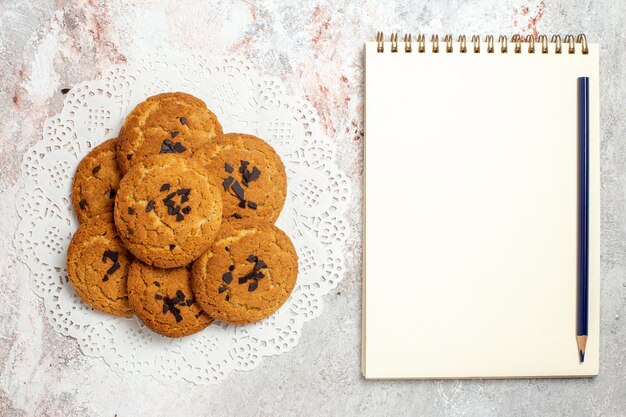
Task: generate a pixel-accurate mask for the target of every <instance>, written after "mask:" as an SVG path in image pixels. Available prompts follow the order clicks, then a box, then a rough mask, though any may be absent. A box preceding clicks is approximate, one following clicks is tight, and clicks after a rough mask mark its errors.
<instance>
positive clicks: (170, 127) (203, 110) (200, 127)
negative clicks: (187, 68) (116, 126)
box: [116, 93, 223, 173]
mask: <svg viewBox="0 0 626 417" xmlns="http://www.w3.org/2000/svg"><path fill="white" fill-rule="evenodd" d="M222 133H223V132H222V126H221V125H220V123H219V122H218V120H217V117H216V116H215V114H213V113H212V112H211V110H209V109H208V108H207V106H206V104H204V102H203V101H202V100H200V99H199V98H196V97H194V96H192V95H189V94H185V93H163V94H158V95H156V96H152V97H149V98H148V99H147V100H146V101H144V102H142V103H139V105H137V107H135V108H134V109H133V111H131V112H130V114H129V115H128V117H126V120H125V121H124V125H123V126H122V129H121V130H120V134H119V138H118V142H117V147H116V149H117V159H118V162H119V165H120V169H121V171H122V173H126V171H128V169H129V168H130V167H131V166H132V165H134V164H136V163H138V162H139V161H141V160H142V159H143V158H145V157H147V156H149V155H155V154H159V153H182V154H185V155H190V154H192V153H193V152H195V150H196V149H198V148H199V147H200V146H202V145H205V144H207V143H209V142H211V141H212V140H214V139H215V138H217V137H218V136H221V135H222Z"/></svg>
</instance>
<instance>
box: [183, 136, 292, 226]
mask: <svg viewBox="0 0 626 417" xmlns="http://www.w3.org/2000/svg"><path fill="white" fill-rule="evenodd" d="M193 158H194V159H196V160H197V161H200V162H201V163H202V164H203V165H204V167H205V168H206V169H207V170H208V171H209V175H210V178H211V180H212V181H213V182H214V184H215V185H216V186H217V187H218V188H219V189H220V192H221V194H222V204H223V206H224V210H223V216H224V220H225V221H228V220H231V219H242V218H243V219H246V218H249V219H256V220H259V221H265V222H269V223H273V222H274V221H276V219H277V218H278V215H279V214H280V211H281V210H282V208H283V205H284V204H285V197H286V196H287V176H286V175H285V167H284V166H283V163H282V162H281V160H280V157H279V156H278V154H276V151H274V149H273V148H272V147H271V146H270V145H268V144H267V143H266V142H265V141H263V140H262V139H260V138H258V137H256V136H252V135H246V134H243V133H227V134H226V135H224V136H222V137H220V138H218V139H217V140H215V141H214V142H212V143H209V144H208V145H205V146H203V147H202V148H200V149H198V151H196V153H195V154H194V156H193Z"/></svg>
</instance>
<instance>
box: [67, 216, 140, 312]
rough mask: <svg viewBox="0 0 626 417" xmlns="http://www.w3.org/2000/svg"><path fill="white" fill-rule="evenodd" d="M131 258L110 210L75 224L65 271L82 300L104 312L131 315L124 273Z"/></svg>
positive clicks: (128, 266) (126, 271)
mask: <svg viewBox="0 0 626 417" xmlns="http://www.w3.org/2000/svg"><path fill="white" fill-rule="evenodd" d="M132 261H133V256H132V255H131V254H130V253H129V252H128V251H127V250H126V249H125V248H124V246H122V242H121V240H120V238H119V237H118V235H117V230H116V229H115V225H114V224H113V216H112V215H111V214H110V213H109V214H104V215H101V216H96V217H93V218H91V219H87V220H85V221H84V222H83V223H81V225H80V226H79V227H78V230H77V231H76V233H75V234H74V236H73V237H72V241H71V243H70V246H69V249H68V251H67V273H68V277H69V281H70V283H71V284H72V286H73V287H74V290H75V291H76V294H78V296H79V297H80V298H81V300H83V301H84V302H85V303H87V304H89V305H90V306H92V307H93V308H95V309H96V310H100V311H103V312H105V313H110V314H113V315H116V316H122V317H130V316H132V315H133V312H132V310H131V308H130V304H129V303H128V293H127V289H126V275H127V274H128V269H129V268H130V264H131V262H132Z"/></svg>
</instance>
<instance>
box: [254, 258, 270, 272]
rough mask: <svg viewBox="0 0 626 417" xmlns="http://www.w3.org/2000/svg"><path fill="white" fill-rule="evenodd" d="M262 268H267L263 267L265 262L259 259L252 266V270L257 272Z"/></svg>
mask: <svg viewBox="0 0 626 417" xmlns="http://www.w3.org/2000/svg"><path fill="white" fill-rule="evenodd" d="M262 268H267V265H265V262H263V261H262V260H260V259H259V260H257V261H256V265H254V269H255V270H256V271H258V270H259V269H262Z"/></svg>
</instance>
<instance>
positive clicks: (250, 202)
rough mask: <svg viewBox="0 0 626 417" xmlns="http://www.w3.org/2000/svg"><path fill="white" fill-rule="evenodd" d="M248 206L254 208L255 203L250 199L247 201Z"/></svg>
mask: <svg viewBox="0 0 626 417" xmlns="http://www.w3.org/2000/svg"><path fill="white" fill-rule="evenodd" d="M248 207H250V208H251V209H253V210H256V207H257V206H256V203H254V202H252V201H248Z"/></svg>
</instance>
